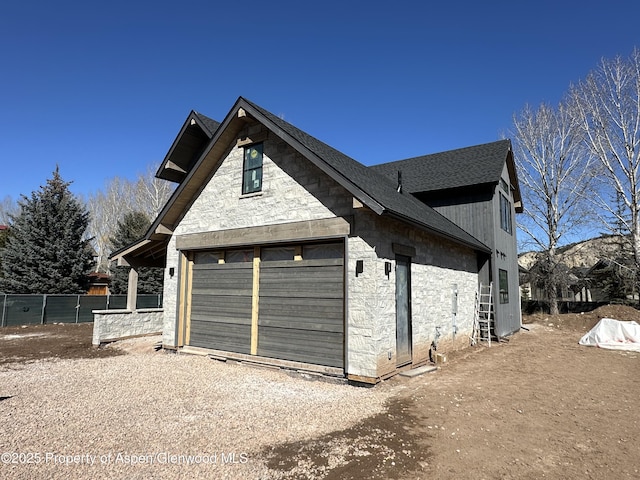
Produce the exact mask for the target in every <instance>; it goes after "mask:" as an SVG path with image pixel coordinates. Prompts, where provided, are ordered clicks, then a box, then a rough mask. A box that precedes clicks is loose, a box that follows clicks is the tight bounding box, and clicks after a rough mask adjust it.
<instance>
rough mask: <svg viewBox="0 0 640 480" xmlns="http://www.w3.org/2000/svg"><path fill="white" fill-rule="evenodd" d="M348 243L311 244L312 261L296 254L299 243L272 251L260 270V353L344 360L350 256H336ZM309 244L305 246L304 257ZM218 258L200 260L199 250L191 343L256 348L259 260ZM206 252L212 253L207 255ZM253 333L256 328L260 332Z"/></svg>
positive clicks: (336, 362) (308, 359) (246, 350)
mask: <svg viewBox="0 0 640 480" xmlns="http://www.w3.org/2000/svg"><path fill="white" fill-rule="evenodd" d="M343 248H344V247H343V244H341V243H340V244H337V243H335V244H331V245H324V246H322V245H320V246H315V247H314V249H312V250H309V253H310V255H311V253H313V254H314V259H311V260H309V259H302V260H300V259H298V260H294V259H293V257H294V253H295V251H296V249H295V248H294V247H292V246H288V247H287V248H284V249H283V248H280V249H279V250H278V252H275V251H271V250H273V249H271V248H267V249H265V257H264V259H263V261H261V262H260V264H259V270H258V272H259V284H258V291H257V293H258V302H257V307H258V308H257V322H258V330H257V352H254V353H257V355H259V356H263V357H268V358H277V359H283V360H291V361H299V362H305V363H313V364H318V365H327V366H332V367H342V366H343V364H344V260H343V258H336V256H338V257H339V256H341V255H342V253H341V252H342V251H343ZM305 249H307V247H304V246H303V248H302V250H301V251H302V252H303V257H304V252H305V251H307V250H305ZM280 250H282V251H280ZM247 251H249V250H247ZM299 251H300V250H299ZM222 253H223V252H218V254H219V255H222ZM276 254H277V255H276ZM225 255H226V254H225ZM245 256H246V255H245ZM214 257H215V255H212V256H211V259H209V260H211V261H210V262H209V263H206V262H205V263H202V264H198V263H197V260H198V256H196V259H195V260H196V263H195V264H194V267H193V275H192V283H191V292H192V294H191V317H190V321H191V327H190V345H194V346H200V347H204V348H212V349H216V350H222V351H229V352H236V353H247V354H250V353H251V344H252V342H251V340H252V338H251V335H252V329H251V323H252V314H253V315H255V313H254V311H253V309H252V303H253V302H252V298H253V287H254V279H253V274H254V270H253V263H252V262H239V263H222V264H221V263H215V262H214V261H213V260H215V258H214ZM246 257H247V258H248V256H246ZM203 258H207V257H206V255H205V256H203ZM216 258H223V257H222V256H219V257H216ZM242 258H244V257H242ZM277 258H286V259H285V260H276V259H277ZM212 259H213V260H212ZM254 320H255V317H254ZM253 332H254V334H255V330H254V331H253Z"/></svg>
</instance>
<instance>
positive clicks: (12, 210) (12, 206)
mask: <svg viewBox="0 0 640 480" xmlns="http://www.w3.org/2000/svg"><path fill="white" fill-rule="evenodd" d="M19 211H20V208H19V207H18V203H17V202H16V201H14V200H13V199H12V198H11V197H10V196H9V195H7V196H5V197H4V198H3V199H2V201H1V202H0V225H9V224H10V223H11V216H12V215H17V214H18V212H19Z"/></svg>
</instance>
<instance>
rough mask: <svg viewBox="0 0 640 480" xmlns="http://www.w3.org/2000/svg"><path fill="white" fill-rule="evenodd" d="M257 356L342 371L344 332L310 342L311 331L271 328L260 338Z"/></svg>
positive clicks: (318, 336)
mask: <svg viewBox="0 0 640 480" xmlns="http://www.w3.org/2000/svg"><path fill="white" fill-rule="evenodd" d="M258 355H261V356H264V357H272V358H280V359H283V360H292V361H298V362H306V363H313V364H317V365H327V366H330V367H342V365H343V335H342V332H316V333H315V335H314V336H313V337H312V338H311V337H310V336H309V332H308V331H303V330H295V329H288V328H287V329H285V328H270V329H269V334H268V335H267V336H266V337H265V336H261V337H260V342H259V343H258Z"/></svg>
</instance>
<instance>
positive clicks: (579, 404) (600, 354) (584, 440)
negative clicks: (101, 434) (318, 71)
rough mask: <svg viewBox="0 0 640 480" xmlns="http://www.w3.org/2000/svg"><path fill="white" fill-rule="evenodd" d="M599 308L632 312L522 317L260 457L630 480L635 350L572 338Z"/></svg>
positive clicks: (27, 346) (74, 349)
mask: <svg viewBox="0 0 640 480" xmlns="http://www.w3.org/2000/svg"><path fill="white" fill-rule="evenodd" d="M603 317H609V318H615V319H618V320H635V321H637V322H640V312H639V311H637V310H634V309H632V308H629V307H619V306H607V307H601V308H599V309H597V310H595V311H594V312H590V313H585V314H565V315H559V316H555V317H550V316H548V315H534V316H531V317H527V318H525V319H524V323H525V324H524V328H523V329H522V330H521V331H520V332H519V333H518V334H516V335H513V336H512V337H510V339H509V341H504V342H500V343H495V342H494V343H492V345H491V346H490V347H488V346H486V345H482V346H478V347H472V348H469V349H466V350H464V351H461V352H451V353H448V355H447V356H448V360H447V363H445V364H443V365H442V366H441V368H440V369H439V370H438V371H436V372H434V373H429V374H425V375H422V376H418V377H414V378H406V377H400V376H396V377H394V378H393V379H391V380H389V381H387V382H384V383H382V384H380V385H378V386H376V387H375V388H390V389H393V391H394V396H393V400H392V401H391V402H389V405H388V409H387V411H386V412H384V413H383V414H380V415H377V416H375V417H372V418H369V419H367V420H366V421H364V422H362V423H360V424H358V425H356V426H355V427H353V428H351V429H348V430H343V431H339V432H334V433H332V434H329V435H326V436H323V437H319V438H314V439H312V440H308V441H305V442H298V443H294V444H285V445H276V446H274V447H272V448H270V449H269V450H267V451H264V452H263V453H262V455H263V457H264V458H265V459H266V460H267V463H268V465H269V467H270V468H271V469H272V470H273V472H274V476H277V477H278V478H310V477H311V478H326V479H365V478H366V479H370V478H380V479H382V478H397V479H415V478H425V479H426V478H429V479H433V478H435V479H451V478H467V479H539V478H550V479H578V478H579V479H603V478H615V479H624V478H640V461H639V460H638V459H639V458H640V428H639V427H640V408H639V407H640V381H639V380H640V354H638V353H634V352H624V351H613V350H604V349H599V348H594V347H583V346H580V345H578V340H579V339H580V337H581V336H582V335H583V334H584V333H586V332H587V331H588V330H589V329H591V328H592V327H593V325H595V324H596V323H597V322H598V320H599V319H600V318H603ZM25 334H27V335H29V336H24V335H25ZM6 335H9V337H7V336H6ZM16 335H20V336H19V337H18V336H16ZM0 340H2V342H1V343H0V364H3V363H4V364H6V363H10V362H28V361H33V360H35V359H38V358H50V357H60V358H83V357H90V358H95V357H97V356H98V357H99V356H109V355H117V354H121V353H122V352H119V351H118V350H117V349H115V348H101V349H96V348H93V347H92V346H91V324H79V325H48V326H33V327H26V328H14V327H12V328H4V329H2V330H0ZM338 457H341V458H340V459H338ZM344 460H347V461H346V462H345V461H344Z"/></svg>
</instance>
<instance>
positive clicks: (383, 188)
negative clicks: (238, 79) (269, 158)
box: [240, 98, 488, 251]
mask: <svg viewBox="0 0 640 480" xmlns="http://www.w3.org/2000/svg"><path fill="white" fill-rule="evenodd" d="M240 100H241V102H240V103H241V104H242V102H246V104H247V105H248V106H249V107H251V108H253V109H255V110H256V111H257V112H259V113H260V114H261V115H262V116H264V117H265V118H266V119H267V120H268V121H269V122H271V123H272V124H273V125H274V126H276V127H277V128H278V129H280V130H281V131H282V132H284V133H285V134H287V135H288V136H290V137H292V138H293V139H295V140H296V141H297V142H299V143H300V144H301V145H302V146H304V147H305V148H306V149H308V151H309V152H311V153H312V154H313V155H315V156H316V157H318V158H319V159H321V160H322V161H323V162H325V164H326V165H328V166H329V167H331V169H332V170H333V171H334V173H335V175H337V176H340V177H342V178H343V179H345V180H347V181H348V182H349V183H351V184H352V185H353V186H355V187H356V188H357V189H358V190H360V191H361V192H363V193H364V194H365V195H367V196H369V197H370V198H372V199H373V200H374V201H375V202H377V203H378V204H379V205H380V206H382V208H383V210H384V211H386V213H390V214H392V215H394V216H396V217H399V218H401V219H402V220H404V221H409V222H412V223H414V224H419V225H421V226H423V227H426V228H427V229H429V230H432V231H434V232H436V233H439V234H442V235H445V236H447V237H450V238H453V239H457V240H459V241H461V242H463V243H465V244H467V245H469V246H472V247H474V248H476V249H479V250H482V251H488V247H487V246H486V245H484V244H483V243H482V242H480V241H479V240H477V239H476V238H475V237H473V236H472V235H470V234H469V233H468V232H466V231H465V230H463V229H462V228H460V227H459V226H457V225H456V224H455V223H453V222H451V221H450V220H449V219H447V218H445V217H444V216H442V215H441V214H439V213H438V212H436V211H435V210H434V209H432V208H431V207H429V206H427V205H425V204H424V203H422V202H421V201H419V200H418V199H416V198H415V197H414V196H413V195H410V194H408V193H398V191H397V190H396V187H397V181H393V180H392V179H390V178H387V177H385V176H384V175H383V174H381V173H379V172H378V171H376V170H373V169H371V168H369V167H366V166H365V165H363V164H361V163H360V162H358V161H356V160H354V159H353V158H351V157H349V156H347V155H345V154H343V153H342V152H340V151H338V150H336V149H335V148H333V147H331V146H329V145H327V144H326V143H324V142H322V141H320V140H318V139H317V138H315V137H313V136H311V135H309V134H308V133H306V132H303V131H302V130H300V129H299V128H297V127H295V126H293V125H292V124H290V123H288V122H286V121H285V120H283V119H281V118H280V117H278V116H276V115H273V114H272V113H270V112H269V111H267V110H265V109H263V108H262V107H259V106H258V105H256V104H254V103H252V102H249V101H248V100H246V99H243V98H241V99H240ZM276 133H277V132H276ZM403 178H404V177H403ZM405 192H407V191H406V190H405Z"/></svg>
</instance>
